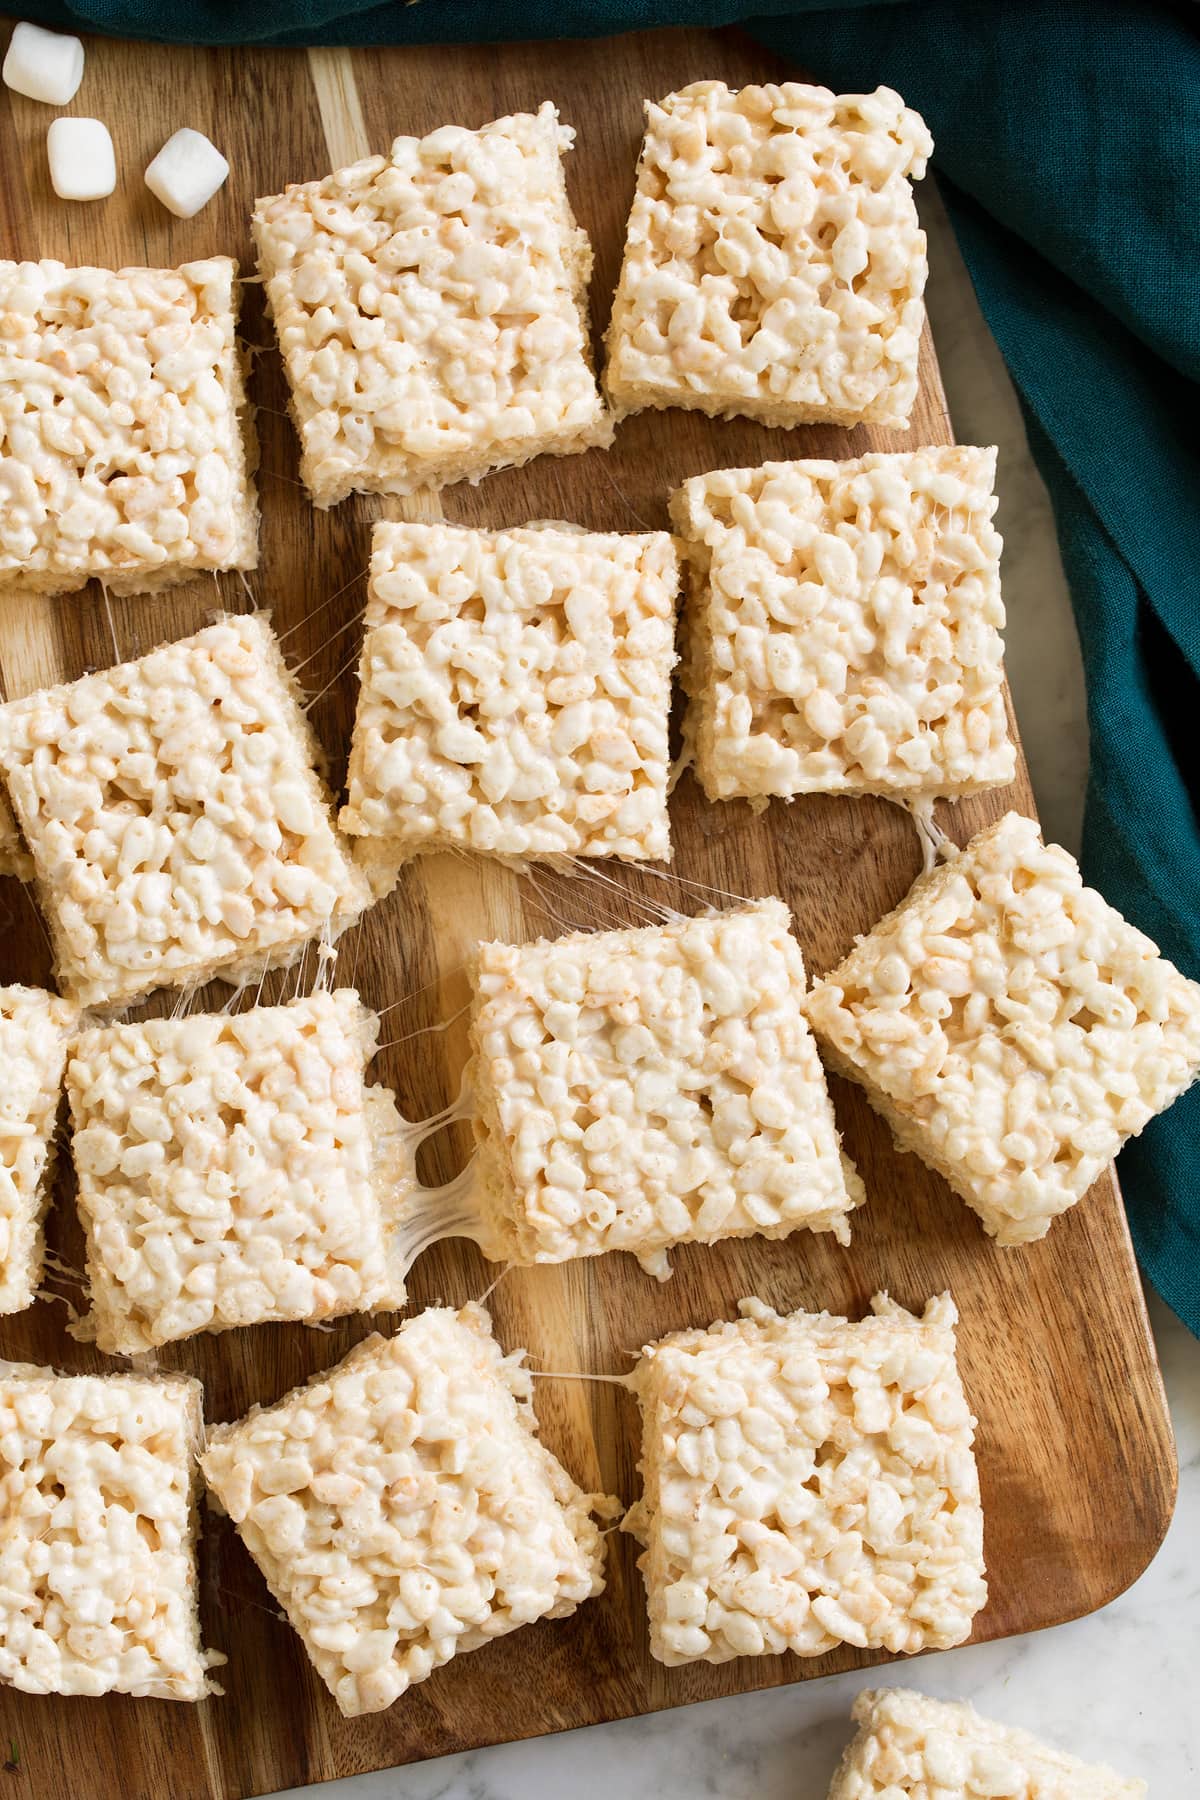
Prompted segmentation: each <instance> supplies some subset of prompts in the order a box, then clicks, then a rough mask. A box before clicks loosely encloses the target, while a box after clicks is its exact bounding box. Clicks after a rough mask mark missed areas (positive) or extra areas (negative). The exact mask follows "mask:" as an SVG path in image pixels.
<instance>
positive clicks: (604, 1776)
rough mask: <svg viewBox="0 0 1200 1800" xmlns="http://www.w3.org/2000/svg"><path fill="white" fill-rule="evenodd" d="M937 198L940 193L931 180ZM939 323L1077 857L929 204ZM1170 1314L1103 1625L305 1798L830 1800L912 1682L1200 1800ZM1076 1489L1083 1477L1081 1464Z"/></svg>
mask: <svg viewBox="0 0 1200 1800" xmlns="http://www.w3.org/2000/svg"><path fill="white" fill-rule="evenodd" d="M927 185H931V184H927ZM923 213H924V216H925V220H926V225H927V227H928V230H929V236H930V259H931V264H932V276H931V280H930V291H929V311H930V316H931V319H932V322H933V329H934V335H935V338H936V341H937V345H938V353H939V356H940V359H941V365H942V373H943V377H944V380H945V383H946V391H947V394H948V396H949V399H950V409H951V413H952V415H953V418H954V422H955V428H956V432H957V435H958V436H959V438H960V439H961V440H963V441H964V442H968V443H983V444H988V443H995V444H998V445H999V446H1000V475H999V486H1000V492H1001V496H1002V498H1001V505H1000V516H999V524H1000V528H1001V530H1002V531H1003V533H1004V538H1005V558H1004V590H1005V600H1006V604H1007V608H1008V620H1009V625H1008V633H1007V644H1008V667H1009V674H1010V679H1011V682H1012V688H1013V693H1014V696H1015V700H1016V707H1017V714H1018V717H1019V719H1020V724H1021V731H1022V735H1023V738H1024V742H1025V751H1026V755H1027V756H1028V759H1029V765H1030V770H1031V773H1032V776H1033V785H1034V788H1035V790H1036V793H1037V796H1038V805H1039V808H1040V811H1041V815H1042V819H1043V821H1044V823H1045V827H1046V832H1047V835H1048V836H1050V837H1053V838H1055V839H1057V840H1058V841H1059V842H1060V843H1064V844H1066V845H1067V846H1068V847H1070V848H1072V849H1074V848H1076V847H1077V845H1078V839H1079V821H1080V817H1081V813H1082V807H1083V780H1084V773H1085V769H1086V763H1087V739H1086V729H1085V723H1084V704H1083V687H1082V679H1081V676H1080V669H1079V656H1078V650H1077V648H1076V643H1075V635H1074V625H1073V623H1072V619H1071V614H1070V605H1069V601H1068V599H1067V593H1066V587H1065V583H1064V581H1063V575H1062V569H1061V566H1060V564H1059V559H1058V551H1057V546H1056V543H1055V539H1054V526H1053V520H1052V518H1051V513H1050V506H1049V502H1048V500H1047V498H1046V494H1045V491H1044V490H1043V488H1042V485H1041V482H1040V480H1039V478H1038V475H1037V471H1036V469H1035V467H1034V465H1033V463H1032V461H1031V459H1030V456H1029V452H1028V450H1027V448H1026V445H1025V438H1024V432H1023V430H1022V426H1021V420H1020V414H1019V411H1018V408H1017V403H1016V400H1015V397H1014V395H1013V393H1012V389H1011V387H1010V386H1009V383H1008V379H1007V376H1006V374H1005V371H1004V366H1003V363H1002V362H1001V360H1000V356H999V353H998V351H997V350H996V348H995V345H994V344H993V343H992V341H991V338H990V337H989V335H988V333H987V329H986V327H985V326H984V324H983V321H982V319H981V317H980V315H979V312H978V309H977V307H976V305H975V301H974V297H973V294H972V292H971V286H970V282H969V280H968V278H967V275H966V272H965V270H964V269H963V267H962V264H961V262H960V261H959V259H958V255H957V251H956V249H955V246H954V242H953V238H952V236H951V234H950V231H949V227H948V225H947V223H946V221H945V218H944V216H942V215H941V213H940V209H939V208H938V207H937V203H936V197H934V196H932V195H929V194H928V193H927V194H926V196H925V203H924V205H923ZM1152 1316H1153V1319H1154V1327H1155V1332H1156V1334H1157V1338H1158V1345H1159V1351H1160V1355H1161V1357H1162V1362H1163V1369H1164V1373H1165V1376H1166V1383H1167V1393H1168V1396H1169V1399H1170V1404H1171V1415H1172V1418H1173V1420H1174V1423H1175V1432H1176V1436H1177V1439H1178V1443H1179V1461H1180V1493H1179V1505H1178V1508H1177V1511H1176V1514H1175V1519H1174V1522H1173V1524H1172V1526H1171V1530H1170V1532H1169V1533H1168V1536H1167V1539H1166V1542H1165V1543H1164V1545H1163V1547H1162V1549H1161V1550H1160V1551H1159V1553H1158V1555H1157V1557H1156V1558H1155V1559H1154V1561H1153V1563H1152V1564H1151V1565H1150V1568H1149V1569H1148V1570H1147V1571H1146V1573H1145V1574H1144V1575H1143V1576H1142V1577H1141V1579H1140V1580H1139V1581H1138V1582H1136V1583H1135V1584H1134V1586H1133V1587H1132V1588H1130V1589H1129V1590H1128V1592H1127V1593H1125V1594H1123V1595H1122V1596H1121V1597H1120V1599H1118V1600H1116V1601H1114V1602H1113V1603H1112V1605H1111V1606H1108V1607H1106V1608H1104V1610H1103V1611H1101V1612H1099V1613H1094V1614H1093V1615H1092V1616H1091V1617H1090V1618H1087V1619H1081V1620H1079V1621H1077V1622H1076V1623H1075V1624H1073V1625H1063V1626H1059V1627H1058V1628H1057V1629H1056V1630H1054V1631H1047V1632H1042V1633H1039V1634H1037V1635H1035V1636H1032V1637H1020V1638H1009V1639H1007V1640H1006V1641H1004V1642H1002V1643H997V1644H985V1645H980V1646H978V1647H975V1648H967V1649H963V1650H951V1651H947V1652H945V1653H943V1654H942V1655H940V1656H925V1657H921V1658H920V1659H919V1660H918V1661H916V1662H914V1663H912V1664H910V1665H908V1666H907V1667H901V1666H899V1665H891V1666H890V1667H888V1668H886V1669H883V1670H875V1671H873V1672H867V1673H864V1674H854V1675H844V1676H832V1677H829V1678H828V1679H826V1680H822V1681H809V1682H803V1683H799V1684H796V1685H793V1686H791V1687H787V1688H776V1689H772V1690H771V1691H769V1692H766V1693H761V1694H747V1695H741V1696H738V1697H737V1698H734V1699H729V1700H716V1701H712V1702H710V1703H709V1704H707V1705H703V1706H693V1707H687V1708H684V1709H682V1710H679V1711H676V1712H667V1713H659V1714H656V1715H654V1716H652V1717H649V1718H643V1719H631V1720H627V1721H625V1722H624V1723H622V1724H617V1725H603V1726H597V1727H595V1728H594V1729H592V1730H590V1731H586V1732H570V1733H567V1734H565V1735H563V1736H560V1737H553V1738H540V1739H535V1740H533V1741H532V1742H529V1743H525V1744H512V1745H505V1746H500V1747H497V1748H496V1749H491V1750H480V1751H476V1752H474V1753H473V1754H471V1755H466V1756H455V1757H447V1758H445V1759H444V1760H442V1761H439V1762H434V1763H425V1764H423V1765H420V1766H418V1767H414V1768H408V1769H395V1770H390V1771H384V1772H380V1773H379V1774H376V1775H363V1776H359V1777H357V1778H355V1779H352V1780H349V1781H340V1782H333V1783H329V1784H326V1785H324V1786H321V1787H313V1788H304V1789H302V1790H296V1793H297V1794H301V1793H302V1794H304V1795H306V1796H309V1797H310V1800H318V1797H320V1800H384V1797H385V1796H386V1797H387V1800H562V1797H563V1796H564V1795H569V1796H570V1800H701V1797H702V1796H712V1797H714V1800H748V1797H749V1796H751V1795H753V1796H754V1800H825V1794H826V1790H827V1788H828V1784H829V1779H830V1776H831V1774H832V1772H833V1768H834V1765H835V1764H836V1762H837V1759H838V1756H839V1754H840V1752H841V1749H842V1746H843V1744H844V1743H845V1741H846V1739H847V1737H848V1736H849V1728H848V1723H847V1719H848V1713H849V1708H850V1702H851V1700H852V1698H853V1696H854V1694H855V1693H856V1692H857V1691H858V1689H859V1688H861V1687H865V1686H870V1685H872V1684H876V1685H878V1684H880V1683H881V1682H886V1683H890V1684H892V1685H898V1684H906V1685H909V1686H913V1687H918V1688H921V1689H923V1690H924V1691H925V1692H927V1693H930V1694H936V1695H939V1696H941V1697H945V1698H968V1699H970V1700H971V1701H973V1702H974V1704H975V1705H976V1706H978V1708H979V1709H980V1711H981V1712H984V1713H988V1714H990V1715H992V1716H993V1717H995V1718H997V1719H1001V1720H1004V1721H1006V1722H1008V1723H1010V1724H1015V1725H1022V1726H1024V1727H1026V1728H1027V1729H1028V1730H1031V1731H1035V1732H1037V1733H1039V1735H1041V1736H1044V1737H1046V1738H1047V1739H1049V1740H1050V1741H1051V1742H1054V1743H1058V1744H1060V1745H1061V1746H1062V1747H1063V1748H1064V1749H1068V1750H1073V1751H1074V1752H1075V1753H1076V1754H1078V1755H1081V1756H1085V1757H1089V1758H1093V1759H1095V1760H1098V1761H1106V1762H1111V1763H1112V1764H1113V1766H1114V1767H1115V1768H1118V1769H1120V1770H1121V1772H1122V1773H1124V1774H1128V1775H1141V1776H1142V1777H1143V1778H1144V1779H1145V1780H1146V1781H1148V1782H1149V1784H1150V1792H1151V1795H1152V1797H1153V1800H1185V1796H1188V1795H1193V1794H1196V1793H1200V1742H1198V1737H1200V1733H1198V1730H1197V1725H1198V1721H1200V1714H1198V1711H1197V1700H1196V1694H1197V1688H1196V1668H1197V1646H1198V1644H1200V1559H1198V1558H1197V1552H1196V1546H1197V1544H1198V1543H1200V1344H1197V1343H1196V1341H1195V1340H1194V1339H1193V1338H1192V1337H1190V1336H1189V1334H1188V1333H1187V1332H1186V1331H1185V1330H1184V1329H1183V1327H1182V1326H1181V1325H1180V1324H1179V1323H1178V1321H1177V1320H1175V1319H1174V1318H1173V1317H1172V1316H1171V1315H1170V1314H1169V1313H1168V1312H1167V1310H1166V1308H1165V1307H1162V1306H1161V1305H1158V1304H1156V1303H1155V1304H1152ZM1063 1478H1064V1480H1070V1479H1071V1474H1070V1470H1069V1469H1064V1472H1063Z"/></svg>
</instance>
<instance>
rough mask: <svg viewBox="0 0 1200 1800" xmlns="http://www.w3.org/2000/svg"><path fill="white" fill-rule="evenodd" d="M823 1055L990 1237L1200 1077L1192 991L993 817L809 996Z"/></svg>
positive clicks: (1133, 933)
mask: <svg viewBox="0 0 1200 1800" xmlns="http://www.w3.org/2000/svg"><path fill="white" fill-rule="evenodd" d="M804 1005H805V1011H806V1012H807V1014H808V1017H809V1020H810V1022H811V1024H812V1027H813V1030H814V1031H815V1032H816V1034H817V1038H818V1041H819V1042H820V1045H821V1051H822V1054H823V1056H824V1058H825V1061H826V1062H827V1063H828V1064H829V1066H830V1067H831V1068H833V1069H836V1070H837V1071H838V1072H839V1073H840V1074H843V1075H847V1076H849V1077H850V1079H851V1080H853V1081H857V1082H858V1083H859V1084H860V1086H861V1087H863V1088H864V1089H865V1091H866V1095H867V1098H868V1100H870V1102H871V1104H872V1106H874V1107H875V1108H876V1110H877V1111H878V1112H880V1113H882V1114H883V1116H884V1118H885V1119H886V1120H887V1122H888V1124H889V1125H890V1126H891V1128H892V1132H893V1135H894V1136H895V1138H896V1141H897V1143H898V1145H899V1146H900V1148H901V1149H904V1150H911V1151H913V1152H914V1153H915V1154H916V1155H917V1156H919V1157H920V1158H921V1160H922V1161H923V1162H925V1163H927V1164H928V1165H929V1167H930V1168H931V1169H936V1170H937V1172H938V1173H939V1174H940V1175H942V1176H944V1177H945V1179H946V1181H947V1182H949V1184H950V1186H951V1187H952V1188H953V1189H954V1191H955V1192H956V1193H957V1194H961V1196H962V1198H963V1199H964V1200H965V1201H966V1202H967V1203H968V1205H970V1206H972V1207H974V1209H975V1211H976V1212H977V1213H978V1214H979V1216H980V1218H981V1219H982V1220H983V1224H984V1228H985V1230H987V1231H988V1232H990V1233H991V1235H992V1236H993V1237H995V1238H996V1239H997V1241H998V1242H999V1243H1001V1244H1026V1243H1031V1242H1032V1241H1033V1240H1034V1239H1036V1238H1040V1237H1044V1236H1045V1234H1046V1232H1047V1231H1048V1229H1049V1227H1050V1223H1051V1221H1052V1220H1053V1219H1054V1218H1055V1217H1056V1216H1057V1215H1058V1214H1059V1213H1061V1212H1065V1211H1066V1209H1067V1208H1068V1207H1069V1206H1073V1205H1074V1204H1075V1202H1076V1201H1077V1200H1079V1199H1080V1198H1081V1197H1082V1196H1083V1194H1084V1193H1085V1192H1086V1191H1087V1189H1088V1188H1089V1187H1090V1186H1091V1184H1092V1182H1093V1181H1095V1179H1096V1177H1097V1176H1098V1175H1099V1174H1100V1173H1101V1171H1102V1170H1103V1169H1104V1168H1105V1167H1106V1165H1107V1164H1108V1163H1109V1162H1111V1161H1112V1159H1113V1157H1114V1156H1115V1155H1116V1153H1117V1151H1118V1150H1119V1149H1120V1147H1121V1145H1122V1144H1123V1143H1124V1142H1125V1140H1126V1139H1127V1138H1130V1137H1135V1136H1136V1135H1137V1133H1138V1132H1140V1131H1141V1129H1142V1127H1143V1126H1144V1125H1145V1124H1147V1122H1148V1121H1149V1120H1150V1119H1152V1118H1153V1117H1154V1115H1155V1113H1159V1112H1162V1111H1163V1110H1164V1108H1165V1107H1168V1106H1169V1105H1170V1104H1171V1102H1172V1101H1173V1100H1175V1099H1176V1098H1177V1097H1178V1096H1179V1095H1180V1094H1181V1093H1183V1091H1184V1089H1185V1088H1187V1087H1189V1086H1190V1085H1191V1083H1192V1081H1194V1080H1195V1078H1196V1075H1197V1073H1198V1072H1200V985H1198V984H1197V983H1196V982H1193V981H1187V980H1185V979H1184V977H1183V976H1182V975H1181V974H1180V973H1179V971H1178V969H1176V968H1174V967H1173V966H1172V964H1171V963H1169V962H1168V961H1167V960H1166V958H1165V957H1162V956H1160V955H1159V954H1158V950H1157V947H1156V946H1155V945H1154V944H1152V943H1151V941H1150V939H1149V938H1148V937H1145V936H1143V934H1142V933H1141V932H1140V931H1137V930H1135V929H1134V927H1133V926H1132V925H1129V924H1127V923H1126V921H1125V920H1124V919H1123V918H1122V917H1121V915H1120V913H1118V912H1116V911H1114V909H1113V908H1112V907H1111V906H1109V905H1108V904H1107V902H1106V901H1105V900H1104V899H1103V898H1102V897H1101V896H1100V895H1099V894H1098V893H1096V892H1095V890H1094V889H1092V888H1088V887H1085V886H1084V885H1083V880H1082V877H1081V876H1080V873H1079V869H1078V866H1077V864H1076V862H1075V859H1074V858H1073V857H1072V856H1070V855H1069V854H1068V853H1067V851H1065V850H1062V849H1060V848H1059V847H1058V846H1057V845H1055V844H1043V842H1042V840H1041V835H1040V833H1039V831H1038V828H1037V825H1036V823H1035V822H1034V820H1032V819H1025V818H1022V817H1021V816H1020V815H1019V814H1018V813H1006V814H1005V816H1004V817H1003V818H1002V819H1001V820H1000V821H999V822H998V823H997V824H995V825H991V826H989V827H988V828H987V830H986V831H982V832H980V833H979V835H978V836H977V837H975V838H973V839H972V840H971V842H970V843H969V844H968V845H967V847H966V849H965V850H962V851H960V852H959V853H958V854H956V855H955V856H954V857H953V858H952V859H951V860H950V861H949V862H948V863H945V864H943V865H942V866H941V867H940V868H936V869H934V870H932V871H931V872H930V873H929V874H927V875H923V876H921V877H920V879H919V880H918V881H917V882H916V884H915V885H914V887H913V888H912V890H911V891H910V893H909V894H908V896H907V897H906V898H905V899H904V900H902V901H901V903H900V905H899V906H898V907H896V909H895V911H894V912H891V913H889V914H888V915H887V917H886V918H884V919H881V920H880V922H879V924H878V925H876V927H875V929H874V930H873V931H872V932H870V933H869V934H868V935H867V936H866V937H864V938H862V939H860V940H859V942H858V944H857V945H856V946H855V948H854V949H853V950H852V951H851V952H850V954H849V956H847V957H846V959H845V961H844V962H842V963H840V964H839V965H838V967H837V968H836V969H833V970H831V972H830V973H829V974H828V975H826V976H825V978H824V979H823V980H822V981H819V982H817V983H816V984H815V985H814V987H813V989H812V991H811V993H810V994H809V995H808V997H807V999H806V1001H805V1003H804Z"/></svg>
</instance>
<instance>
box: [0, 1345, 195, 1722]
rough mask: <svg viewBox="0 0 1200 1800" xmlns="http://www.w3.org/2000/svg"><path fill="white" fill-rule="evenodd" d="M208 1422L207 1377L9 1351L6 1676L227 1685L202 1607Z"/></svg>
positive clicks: (165, 1692)
mask: <svg viewBox="0 0 1200 1800" xmlns="http://www.w3.org/2000/svg"><path fill="white" fill-rule="evenodd" d="M203 1433H204V1421H203V1411H202V1390H201V1387H200V1383H199V1382H198V1381H191V1380H187V1379H185V1378H184V1377H182V1376H179V1375H154V1376H141V1375H57V1374H55V1372H54V1370H53V1369H39V1368H35V1367H34V1366H33V1365H31V1364H28V1363H0V1681H3V1682H6V1683H8V1684H9V1685H10V1686H12V1687H15V1688H20V1689H22V1690H23V1691H24V1692H25V1693H27V1694H112V1693H117V1694H138V1695H142V1696H152V1697H154V1698H156V1699H159V1700H201V1699H203V1698H204V1696H205V1695H206V1694H213V1693H217V1694H219V1693H220V1691H221V1690H220V1688H219V1687H217V1686H216V1685H215V1683H214V1682H212V1681H211V1680H210V1679H209V1676H208V1671H209V1669H210V1668H212V1667H213V1666H214V1664H216V1663H221V1662H224V1660H225V1659H224V1657H223V1656H219V1655H217V1654H216V1653H215V1652H212V1651H209V1652H205V1651H204V1650H202V1649H201V1647H200V1618H199V1613H198V1611H197V1593H196V1537H197V1520H196V1490H197V1487H198V1481H197V1478H196V1456H197V1453H198V1451H199V1449H200V1446H201V1443H202V1441H203Z"/></svg>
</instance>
